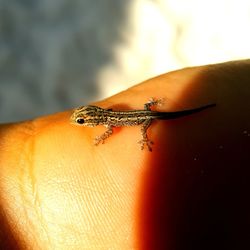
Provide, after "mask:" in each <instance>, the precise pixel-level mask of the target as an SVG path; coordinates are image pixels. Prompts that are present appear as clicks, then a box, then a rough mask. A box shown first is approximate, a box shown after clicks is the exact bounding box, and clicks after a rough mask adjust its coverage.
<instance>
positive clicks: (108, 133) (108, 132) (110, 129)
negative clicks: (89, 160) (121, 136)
mask: <svg viewBox="0 0 250 250" xmlns="http://www.w3.org/2000/svg"><path fill="white" fill-rule="evenodd" d="M105 127H106V128H107V130H106V131H105V132H104V133H103V134H102V135H99V136H96V138H95V141H94V144H95V145H98V144H99V143H102V144H103V143H104V142H105V140H106V139H107V138H108V137H110V136H111V135H112V133H113V126H111V125H106V126H105Z"/></svg>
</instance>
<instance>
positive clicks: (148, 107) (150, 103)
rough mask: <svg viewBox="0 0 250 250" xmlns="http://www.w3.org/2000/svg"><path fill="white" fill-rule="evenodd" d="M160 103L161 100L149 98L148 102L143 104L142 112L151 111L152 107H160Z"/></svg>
mask: <svg viewBox="0 0 250 250" xmlns="http://www.w3.org/2000/svg"><path fill="white" fill-rule="evenodd" d="M162 103H163V99H154V98H150V99H149V101H148V102H147V103H145V104H144V110H151V107H152V106H156V105H161V104H162Z"/></svg>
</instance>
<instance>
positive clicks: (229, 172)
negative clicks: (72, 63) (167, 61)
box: [0, 60, 250, 250]
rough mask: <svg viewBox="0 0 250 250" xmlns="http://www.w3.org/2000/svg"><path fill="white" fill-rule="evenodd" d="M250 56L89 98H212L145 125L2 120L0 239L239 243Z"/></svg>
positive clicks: (170, 107) (145, 245) (244, 225)
mask: <svg viewBox="0 0 250 250" xmlns="http://www.w3.org/2000/svg"><path fill="white" fill-rule="evenodd" d="M249 69H250V61H249V60H248V61H238V62H229V63H224V64H217V65H210V66H201V67H194V68H187V69H183V70H178V71H175V72H170V73H167V74H164V75H160V76H158V77H156V78H153V79H150V80H148V81H145V82H143V83H141V84H139V85H136V86H134V87H132V88H130V89H128V90H126V91H123V92H121V93H119V94H117V95H115V96H112V97H110V98H108V99H105V100H103V101H100V102H97V103H94V105H98V106H100V107H103V108H113V109H117V110H119V109H142V108H143V104H144V103H145V102H147V101H148V99H149V98H150V97H155V98H164V100H165V103H164V104H163V105H162V106H159V107H156V109H157V110H159V111H177V110H182V109H190V108H196V107H199V106H202V105H206V104H209V103H216V104H217V106H216V107H214V108H211V109H208V110H205V111H203V112H201V113H198V114H194V115H191V116H188V117H183V118H180V119H177V120H169V121H155V122H153V124H152V125H151V127H150V128H149V130H148V134H149V138H150V139H151V140H153V141H154V145H153V152H152V153H150V152H148V151H147V150H143V151H141V150H140V146H139V144H137V141H139V140H140V139H141V138H140V128H139V127H122V128H115V129H114V134H113V135H112V136H111V137H110V138H108V139H107V140H106V142H105V144H101V145H98V146H94V145H93V139H94V137H95V136H96V135H100V134H101V133H102V132H103V131H105V128H104V127H102V126H97V127H95V128H88V127H81V126H75V125H72V124H70V122H69V119H70V116H71V114H72V110H70V111H65V112H61V113H57V114H53V115H49V116H45V117H40V118H37V119H34V120H32V121H26V122H22V123H15V124H5V125H1V127H0V134H1V138H0V166H1V172H0V185H1V188H0V194H1V196H0V197H1V199H0V201H1V216H0V218H1V232H0V245H1V249H109V248H112V247H113V248H112V249H124V250H126V249H215V248H213V247H214V246H216V249H223V247H225V248H226V249H241V247H243V246H244V247H245V249H250V248H249V244H250V243H249V235H250V234H249V223H250V202H249V190H250V189H249V188H250V184H249V183H250V181H249V179H250V156H249V154H250V115H249V114H250V88H249V82H250V74H249Z"/></svg>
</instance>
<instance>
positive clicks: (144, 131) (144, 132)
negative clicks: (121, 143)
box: [138, 119, 154, 151]
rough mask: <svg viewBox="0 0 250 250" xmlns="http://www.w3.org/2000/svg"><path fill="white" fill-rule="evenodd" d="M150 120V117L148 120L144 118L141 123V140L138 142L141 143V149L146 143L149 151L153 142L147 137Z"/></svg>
mask: <svg viewBox="0 0 250 250" xmlns="http://www.w3.org/2000/svg"><path fill="white" fill-rule="evenodd" d="M151 122H152V120H151V119H148V120H145V121H144V122H143V123H142V126H141V135H142V140H140V141H139V142H138V143H139V144H141V150H143V149H144V146H145V145H146V146H147V147H148V150H149V151H152V147H151V146H152V144H154V143H153V142H152V141H150V140H149V139H148V135H147V129H148V127H149V126H150V124H151Z"/></svg>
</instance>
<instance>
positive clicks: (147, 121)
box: [70, 99, 216, 151]
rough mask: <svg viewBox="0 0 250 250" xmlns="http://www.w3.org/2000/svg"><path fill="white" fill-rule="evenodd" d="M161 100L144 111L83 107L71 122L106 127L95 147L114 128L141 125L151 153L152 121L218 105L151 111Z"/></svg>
mask: <svg viewBox="0 0 250 250" xmlns="http://www.w3.org/2000/svg"><path fill="white" fill-rule="evenodd" d="M160 103H161V100H154V99H151V100H150V101H149V102H147V103H146V104H144V110H128V111H113V110H112V109H103V108H100V107H97V106H92V105H89V106H82V107H79V108H77V109H75V110H74V112H73V114H72V116H71V118H70V120H71V122H72V123H73V124H77V125H82V126H87V127H94V126H97V125H104V126H105V127H106V128H107V130H106V131H105V132H104V133H103V134H102V135H100V136H97V137H96V138H95V143H94V144H95V145H98V144H99V143H104V141H105V140H106V139H107V138H108V137H109V136H111V134H112V133H113V127H122V126H136V125H141V135H142V140H140V141H139V142H138V143H140V144H141V149H143V148H144V146H145V145H146V146H147V147H148V150H149V151H152V147H151V146H152V144H153V142H152V141H150V140H149V139H148V136H147V129H148V128H149V126H150V125H151V123H152V121H153V120H155V119H158V120H169V119H176V118H179V117H182V116H186V115H191V114H193V113H196V112H200V111H202V110H204V109H207V108H210V107H214V106H215V105H216V104H208V105H205V106H202V107H199V108H194V109H188V110H181V111H175V112H159V111H153V110H151V107H152V106H155V105H158V104H160Z"/></svg>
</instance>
